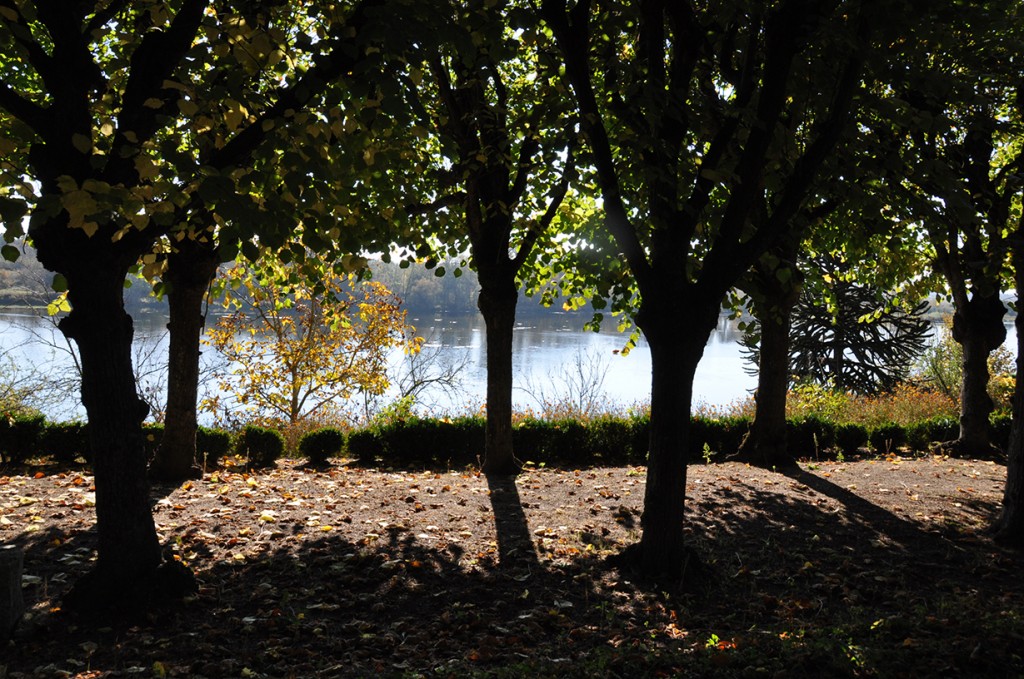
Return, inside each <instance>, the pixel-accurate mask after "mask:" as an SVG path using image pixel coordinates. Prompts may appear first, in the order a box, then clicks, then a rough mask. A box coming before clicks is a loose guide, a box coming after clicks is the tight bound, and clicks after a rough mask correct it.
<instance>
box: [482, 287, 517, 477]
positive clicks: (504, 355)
mask: <svg viewBox="0 0 1024 679" xmlns="http://www.w3.org/2000/svg"><path fill="white" fill-rule="evenodd" d="M514 280H515V279H514V277H510V279H509V280H506V281H504V284H494V285H493V286H491V285H488V286H487V287H483V288H482V289H481V291H480V297H479V302H478V304H479V307H480V313H481V314H482V315H483V317H484V324H485V326H486V329H487V339H486V342H487V427H486V432H487V435H486V438H485V443H484V464H483V471H484V473H485V474H488V475H508V474H516V473H518V472H519V464H518V463H517V462H516V459H515V455H514V453H513V447H512V330H513V328H514V327H515V321H516V302H517V300H518V294H517V291H516V286H515V283H514Z"/></svg>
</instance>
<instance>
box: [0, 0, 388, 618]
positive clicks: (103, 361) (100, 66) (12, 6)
mask: <svg viewBox="0 0 1024 679" xmlns="http://www.w3.org/2000/svg"><path fill="white" fill-rule="evenodd" d="M394 4H397V2H395V3H383V4H381V6H380V7H377V6H376V3H370V2H365V3H363V4H361V5H359V6H358V7H356V8H355V9H354V10H352V11H346V10H348V9H349V8H348V7H345V6H338V5H336V4H334V3H324V4H323V6H321V5H320V4H318V3H311V4H310V5H309V6H304V7H302V8H297V7H294V6H293V5H292V4H291V3H273V2H269V3H260V4H258V5H256V4H252V5H246V6H245V7H243V8H241V9H240V10H238V11H236V10H234V9H233V8H231V7H220V6H215V5H213V4H212V3H210V2H208V1H204V0H183V1H182V2H180V3H164V2H152V3H145V4H143V3H125V2H103V3H88V2H81V3H74V4H72V5H68V4H65V3H59V4H58V3H53V2H48V1H43V0H38V1H36V2H17V3H15V2H13V1H11V0H2V1H0V66H2V69H0V73H2V74H3V75H2V76H0V130H2V133H3V136H2V138H0V154H2V156H3V158H4V160H3V164H2V165H0V172H2V181H0V186H3V189H2V191H3V192H4V193H3V196H2V198H3V199H2V200H0V216H2V218H3V221H4V224H5V226H6V233H5V238H6V239H7V240H8V242H10V241H11V240H13V239H15V238H17V237H18V236H19V235H21V232H22V224H21V222H22V217H23V216H24V215H25V214H26V213H27V212H31V220H30V224H29V235H30V237H31V239H32V241H33V243H34V245H35V247H36V248H37V253H38V257H39V260H40V262H42V264H43V265H44V266H45V267H46V268H47V269H49V270H51V271H54V272H56V273H58V274H60V277H59V279H58V282H59V284H60V285H61V286H62V287H63V286H65V285H66V289H67V300H68V302H69V304H70V306H71V312H70V313H69V314H68V316H67V317H65V318H64V319H63V320H62V321H61V324H60V328H61V330H62V332H64V334H65V335H66V336H67V337H69V338H71V339H73V340H74V341H75V343H76V344H77V345H78V348H79V352H80V356H81V366H82V401H83V404H84V405H85V408H86V411H87V413H88V416H89V425H90V426H89V431H90V436H91V438H92V441H93V449H94V451H95V460H94V471H95V476H96V517H97V531H98V538H99V550H98V551H99V554H98V559H97V562H96V566H95V568H94V570H93V571H92V572H91V573H90V574H89V575H88V576H87V577H86V578H84V579H83V580H82V581H80V582H79V583H78V584H77V585H76V587H75V588H74V590H73V592H72V595H71V601H72V602H77V603H78V604H79V605H82V606H118V605H122V604H131V605H145V604H146V602H148V601H150V600H151V598H152V597H151V595H158V593H159V591H160V590H166V591H165V593H167V594H172V595H174V594H180V593H181V590H182V589H188V588H189V587H191V586H194V585H192V584H190V582H189V580H190V578H189V577H188V576H183V577H179V576H181V575H182V574H181V572H180V571H181V570H182V567H180V566H179V565H177V564H174V563H168V564H167V565H162V562H163V560H162V556H161V551H160V545H159V542H158V540H157V534H156V530H155V527H154V525H153V520H152V514H151V510H150V500H149V495H148V488H147V483H146V459H145V456H144V452H143V450H144V449H143V438H142V429H141V422H142V420H143V418H144V417H145V415H146V408H145V406H144V404H143V403H142V402H141V401H140V399H139V398H138V396H137V394H136V388H135V383H134V379H133V375H132V364H131V340H132V332H133V328H132V319H131V318H130V316H129V315H128V314H126V313H125V310H124V307H123V301H122V291H123V286H124V281H125V276H126V274H127V272H128V271H129V270H130V269H131V268H132V267H134V266H135V265H136V264H137V263H138V262H139V260H140V258H143V257H146V258H150V257H152V258H153V259H150V260H148V261H147V262H146V264H147V265H150V264H152V263H153V262H154V261H155V258H156V254H155V253H154V252H153V249H154V244H155V243H156V242H157V241H158V240H159V239H160V238H161V237H163V236H165V235H169V234H174V236H173V237H175V238H177V237H187V236H186V233H187V230H188V228H189V225H190V224H196V223H202V224H209V223H211V221H212V222H213V223H216V224H218V226H220V227H221V228H224V229H227V230H228V231H229V232H230V234H231V235H230V237H229V238H227V241H228V242H229V243H231V244H232V245H231V246H230V247H229V248H228V250H230V249H231V248H233V247H238V246H237V245H236V244H239V243H241V247H242V248H243V249H245V250H249V249H251V248H254V247H255V240H256V239H255V238H254V235H255V234H259V239H260V240H262V241H263V242H264V244H266V245H270V246H275V245H276V244H278V243H281V242H283V241H284V240H285V238H286V236H287V234H288V233H289V232H290V230H291V229H292V228H294V225H295V216H294V213H295V212H296V210H295V206H296V204H301V205H310V204H314V203H315V202H316V197H315V196H314V195H310V194H315V193H316V191H315V190H313V189H315V187H313V189H311V190H309V191H304V189H305V188H306V187H305V185H304V184H305V181H304V180H305V179H306V178H307V177H308V176H309V174H310V172H312V171H313V170H315V169H316V168H317V167H318V166H320V165H321V164H323V161H322V158H323V156H324V155H325V154H324V153H323V152H322V149H323V148H324V147H326V146H327V142H326V140H327V139H329V137H330V130H331V128H332V126H335V125H339V126H340V125H343V124H344V120H343V116H342V115H341V112H340V110H338V111H336V109H337V107H334V108H330V107H329V108H328V110H327V111H326V112H325V113H324V114H323V116H322V117H320V116H310V115H309V113H308V108H309V106H310V104H311V103H316V102H317V100H316V97H318V96H320V95H322V94H323V93H324V91H325V90H327V89H329V88H330V86H331V84H332V83H333V82H334V81H335V80H337V79H338V77H339V76H342V75H346V74H352V73H354V72H360V73H362V72H364V69H367V68H370V67H369V66H368V64H369V63H370V62H373V61H375V60H376V59H377V57H376V56H375V54H376V51H375V50H374V49H372V48H371V46H370V45H369V44H368V43H367V42H366V41H367V40H370V37H369V34H370V32H372V31H371V30H370V29H369V28H367V27H372V26H390V25H391V22H389V21H387V20H384V21H382V23H377V19H378V18H380V17H381V15H382V13H383V12H386V11H387V10H388V8H389V7H391V6H392V5H394ZM268 16H270V17H272V18H273V21H270V22H268V21H267V20H266V19H267V17H268ZM378 35H379V34H378ZM292 55H294V56H292ZM300 55H301V56H300ZM296 65H299V66H303V67H304V68H303V69H302V70H299V69H296V68H295V66H296ZM365 89H366V88H364V90H365ZM349 96H352V97H353V98H354V99H357V100H358V99H365V96H363V95H360V94H358V93H357V94H352V93H351V92H349ZM277 149H291V150H290V151H287V152H284V153H279V152H278V151H277ZM289 165H290V167H289ZM261 170H268V171H261ZM267 177H273V178H275V180H276V181H274V182H269V188H272V189H275V190H268V191H264V190H263V189H264V187H265V186H266V185H267V184H268V182H267V181H266V178H267ZM300 194H301V196H302V200H301V201H300V200H299V199H298V196H299V195H300ZM332 204H333V203H332ZM285 206H289V208H290V209H286V207H285ZM321 212H322V213H325V214H324V215H323V216H324V218H326V217H330V218H331V219H332V221H333V215H331V214H330V211H329V210H321ZM305 217H306V221H307V222H308V226H309V227H310V228H308V229H307V230H306V233H307V234H313V235H314V236H316V235H317V234H320V233H327V232H328V229H327V228H323V229H321V228H320V227H322V225H323V222H322V221H318V220H316V219H314V218H313V217H312V216H311V214H307V215H305ZM332 226H333V224H332ZM339 235H340V234H339ZM243 236H244V237H243ZM314 239H316V238H314ZM318 241H319V242H318V244H322V243H324V242H325V241H327V239H326V238H324V237H323V236H319V238H318ZM12 250H13V248H12V247H11V246H6V247H4V249H3V254H4V256H5V257H8V258H10V257H13V256H16V255H17V251H16V250H13V251H12ZM222 254H223V255H224V256H232V255H233V253H231V252H224V253H222ZM165 585H166V586H165Z"/></svg>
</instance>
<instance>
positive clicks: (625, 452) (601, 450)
mask: <svg viewBox="0 0 1024 679" xmlns="http://www.w3.org/2000/svg"><path fill="white" fill-rule="evenodd" d="M633 439H634V435H633V422H631V421H630V420H627V419H623V418H621V417H612V416H610V415H602V416H600V417H596V418H594V419H592V420H590V421H589V422H588V423H587V443H586V446H587V450H588V453H589V456H590V459H591V460H593V461H594V462H595V463H600V464H607V465H625V464H629V463H630V462H631V461H632V460H633V459H634V458H635V455H634V452H633V450H632V447H633Z"/></svg>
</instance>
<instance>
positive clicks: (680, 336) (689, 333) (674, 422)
mask: <svg viewBox="0 0 1024 679" xmlns="http://www.w3.org/2000/svg"><path fill="white" fill-rule="evenodd" d="M671 297H672V296H671V295H668V294H666V295H664V297H663V301H662V303H661V304H660V305H659V304H656V303H650V302H647V301H646V300H645V302H644V303H643V304H642V306H641V311H640V313H639V314H638V315H637V324H638V325H639V327H640V329H641V330H643V333H644V337H645V338H646V339H647V343H648V345H649V346H650V349H651V422H650V443H649V447H648V458H647V485H646V488H645V491H644V512H643V517H642V519H641V527H642V530H643V533H642V535H641V537H640V545H639V567H640V570H641V572H642V573H643V574H644V575H646V576H648V577H653V578H659V579H661V578H666V579H668V580H669V581H673V582H678V581H682V580H685V579H686V575H687V573H686V571H687V569H688V567H690V566H692V565H693V563H694V562H692V561H691V559H690V556H691V555H690V553H689V551H688V549H687V546H686V544H685V540H684V536H683V513H684V509H685V503H686V472H687V459H686V455H687V450H688V449H689V435H690V417H691V415H690V407H691V401H692V398H693V378H694V374H695V373H696V371H697V364H698V363H699V362H700V359H701V356H703V354H704V347H705V345H706V344H707V341H708V338H709V337H710V336H711V333H712V331H713V330H714V328H715V326H716V324H717V321H718V307H717V305H715V307H714V309H712V310H708V309H695V308H692V306H691V307H689V308H688V307H686V306H682V307H681V306H680V304H679V302H678V299H676V300H672V301H674V302H675V303H674V304H673V303H671V302H670V301H668V300H669V298H671Z"/></svg>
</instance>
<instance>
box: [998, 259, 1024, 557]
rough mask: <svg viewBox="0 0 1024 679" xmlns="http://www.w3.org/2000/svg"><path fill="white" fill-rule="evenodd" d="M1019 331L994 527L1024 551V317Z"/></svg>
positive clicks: (1022, 279) (1019, 274)
mask: <svg viewBox="0 0 1024 679" xmlns="http://www.w3.org/2000/svg"><path fill="white" fill-rule="evenodd" d="M1013 265H1014V278H1015V281H1016V284H1017V298H1018V299H1020V298H1021V297H1020V296H1021V294H1022V293H1024V246H1022V245H1020V244H1016V246H1015V248H1014V251H1013ZM1014 324H1015V326H1016V328H1017V383H1016V385H1015V387H1014V390H1013V422H1012V424H1011V426H1010V444H1009V449H1008V450H1007V451H1006V455H1007V461H1006V488H1005V489H1004V491H1003V508H1002V510H1001V511H1000V512H999V516H998V517H997V518H996V521H995V524H994V525H993V532H994V533H995V539H996V541H998V542H1000V543H1002V544H1004V545H1007V546H1010V547H1014V548H1017V549H1022V548H1024V384H1021V377H1022V375H1024V372H1022V371H1024V314H1021V313H1018V314H1017V318H1016V319H1015V320H1014Z"/></svg>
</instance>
